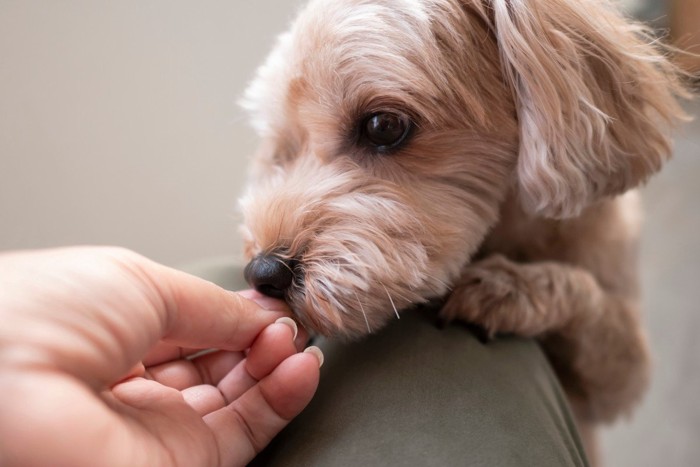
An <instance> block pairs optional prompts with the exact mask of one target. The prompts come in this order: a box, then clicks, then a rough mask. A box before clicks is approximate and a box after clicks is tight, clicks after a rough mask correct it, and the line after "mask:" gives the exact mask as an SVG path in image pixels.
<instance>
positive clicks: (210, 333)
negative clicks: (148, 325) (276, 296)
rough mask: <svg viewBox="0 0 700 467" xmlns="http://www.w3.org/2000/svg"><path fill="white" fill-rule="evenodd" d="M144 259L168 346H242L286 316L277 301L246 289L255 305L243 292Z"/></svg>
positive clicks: (242, 348) (286, 312) (281, 304)
mask: <svg viewBox="0 0 700 467" xmlns="http://www.w3.org/2000/svg"><path fill="white" fill-rule="evenodd" d="M146 261H147V263H148V266H147V267H145V268H143V272H145V274H146V275H147V277H148V282H150V283H151V284H152V285H153V286H154V288H155V289H156V291H157V293H158V294H159V295H160V297H161V299H162V301H161V303H162V306H160V307H159V308H160V309H159V310H157V311H158V312H159V313H160V316H161V323H162V327H161V331H162V332H161V336H162V340H163V341H164V342H167V343H168V344H172V345H175V346H178V347H188V348H195V349H197V348H200V349H206V348H218V349H222V350H234V351H240V350H245V349H247V348H248V347H250V345H251V344H252V343H253V341H254V340H255V337H256V336H257V335H258V334H259V333H260V331H262V330H263V329H264V328H265V327H266V326H267V325H269V324H272V323H273V322H275V321H276V320H277V319H278V318H281V317H282V316H288V315H289V314H290V313H289V309H288V308H287V306H286V305H285V304H284V302H281V301H279V300H271V299H269V298H267V297H265V298H262V297H260V298H258V297H257V296H255V295H254V294H250V293H249V292H247V295H248V296H249V297H252V298H256V301H257V303H256V301H253V300H250V299H248V298H246V297H244V296H243V295H244V294H243V293H237V292H231V291H228V290H225V289H222V288H221V287H219V286H217V285H215V284H213V283H211V282H208V281H205V280H203V279H200V278H198V277H195V276H191V275H189V274H186V273H184V272H182V271H178V270H176V269H171V268H168V267H166V266H162V265H160V264H157V263H154V262H151V261H150V260H146ZM260 304H262V305H263V306H260Z"/></svg>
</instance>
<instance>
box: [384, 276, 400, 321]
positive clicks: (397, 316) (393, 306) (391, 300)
mask: <svg viewBox="0 0 700 467" xmlns="http://www.w3.org/2000/svg"><path fill="white" fill-rule="evenodd" d="M382 287H384V292H386V296H387V297H389V302H391V307H392V308H393V309H394V313H396V319H401V317H400V316H399V310H397V309H396V305H394V300H393V299H392V298H391V295H390V294H389V291H388V290H387V289H386V287H385V286H384V284H382Z"/></svg>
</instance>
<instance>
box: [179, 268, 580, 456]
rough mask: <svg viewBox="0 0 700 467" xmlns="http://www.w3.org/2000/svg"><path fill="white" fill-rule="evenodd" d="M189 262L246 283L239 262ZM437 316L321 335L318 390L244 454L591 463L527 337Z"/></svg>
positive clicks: (410, 316)
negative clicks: (345, 339) (350, 334)
mask: <svg viewBox="0 0 700 467" xmlns="http://www.w3.org/2000/svg"><path fill="white" fill-rule="evenodd" d="M189 270H190V272H193V273H195V274H198V275H200V276H202V277H205V278H207V279H209V280H212V281H213V282H216V283H219V284H220V285H222V286H224V287H227V288H230V289H234V290H235V289H240V288H242V287H245V284H244V283H243V282H242V281H241V275H240V268H232V267H228V266H225V265H211V264H210V265H208V266H206V267H204V266H203V265H198V266H196V267H194V268H189ZM434 322H435V316H434V313H432V312H429V311H426V310H414V311H408V312H404V313H403V314H402V315H401V319H400V320H396V321H394V322H392V323H391V324H390V325H389V326H387V327H386V328H384V329H383V330H382V331H380V332H379V333H377V334H375V335H371V336H368V337H367V338H365V339H362V340H360V341H356V342H351V343H342V342H337V341H332V340H327V339H322V338H320V339H317V340H316V341H315V342H314V344H315V345H318V346H319V347H321V349H322V350H323V353H324V355H325V363H324V366H323V368H322V369H321V384H320V386H319V390H318V392H317V394H316V396H315V397H314V399H313V400H312V402H311V404H310V405H309V407H307V409H306V410H305V411H304V412H303V413H302V414H301V415H300V416H299V417H297V418H296V419H295V420H293V421H292V423H290V425H289V426H288V427H287V429H285V430H284V431H283V432H282V433H281V434H280V435H279V436H278V437H277V438H276V439H275V440H274V441H273V442H272V444H270V446H268V448H267V449H266V450H265V451H263V452H262V453H261V454H260V455H259V456H258V458H257V459H256V460H255V461H254V462H253V463H252V465H256V466H355V465H363V466H375V465H376V466H380V465H389V466H452V465H454V466H499V467H509V466H537V467H547V466H557V467H561V466H585V465H588V464H587V461H586V459H585V456H584V454H583V448H582V447H581V442H580V440H579V437H578V434H577V432H576V429H575V425H574V422H573V419H572V416H571V414H570V412H569V409H568V405H567V402H566V400H565V398H564V395H563V393H562V390H561V388H560V386H559V384H558V382H557V380H556V377H555V376H554V374H553V372H552V369H551V368H550V366H549V363H548V362H547V360H546V358H545V356H544V355H543V353H542V351H541V350H540V348H539V346H538V345H537V344H536V343H535V342H534V341H532V340H527V339H518V338H499V339H497V340H495V341H492V342H490V343H487V344H483V343H481V342H480V341H479V340H477V339H476V338H475V337H474V336H473V335H472V334H471V332H470V331H469V329H468V328H467V327H465V326H462V325H459V324H452V325H450V326H448V327H447V328H445V329H439V328H438V327H437V326H435V324H434Z"/></svg>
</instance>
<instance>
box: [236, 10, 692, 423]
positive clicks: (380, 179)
mask: <svg viewBox="0 0 700 467" xmlns="http://www.w3.org/2000/svg"><path fill="white" fill-rule="evenodd" d="M651 42H652V40H651V39H650V36H649V35H648V33H647V31H646V30H645V29H644V28H643V27H642V26H640V25H639V24H636V23H633V22H631V21H629V20H627V19H625V18H624V17H623V16H622V15H621V14H620V13H618V12H617V11H616V10H615V9H614V8H613V7H612V6H611V5H610V4H608V3H607V2H605V1H600V0H596V1H594V0H313V1H312V2H311V3H310V4H309V5H308V6H307V7H306V8H305V9H304V10H303V11H302V12H301V14H300V16H299V17H298V19H297V20H296V22H295V23H294V24H293V26H292V28H291V30H290V31H289V32H287V33H286V34H284V35H282V36H281V37H280V39H279V41H278V43H277V46H276V48H275V49H274V51H273V52H272V54H271V55H270V57H269V59H268V60H267V62H266V63H265V64H264V66H262V67H261V68H260V70H259V72H258V75H257V78H256V80H255V81H254V82H253V84H252V85H251V86H250V88H249V90H248V92H247V95H246V96H247V97H246V106H247V107H248V109H249V110H250V111H251V112H252V116H253V122H254V125H255V127H256V129H257V131H258V132H259V133H260V135H261V137H262V139H263V141H264V142H263V144H262V146H261V148H260V150H259V152H258V154H257V155H256V158H255V161H254V162H255V166H254V170H253V175H252V177H251V183H250V187H249V190H248V191H247V194H246V195H245V196H244V197H243V199H242V201H241V205H242V207H243V211H244V217H245V220H244V224H245V225H244V232H245V239H246V253H247V255H248V256H249V257H250V258H251V259H252V261H251V263H250V264H249V265H248V268H247V271H246V275H247V278H248V280H249V281H250V282H251V283H252V284H253V285H254V286H255V287H256V288H257V289H258V290H260V291H262V292H264V293H267V294H269V295H272V296H276V297H283V298H284V299H286V300H287V302H288V303H289V304H290V305H291V307H292V308H293V310H294V311H295V313H296V314H297V315H298V317H299V319H300V320H301V321H302V322H303V324H304V325H306V326H308V327H310V328H312V329H314V330H316V331H317V332H320V333H322V334H326V335H328V334H330V335H341V336H348V337H352V336H358V335H362V334H364V333H368V332H373V331H376V330H377V329H379V328H380V327H381V326H382V325H383V324H385V323H386V322H387V321H388V320H390V319H392V317H394V315H395V314H396V313H398V312H399V311H400V310H402V309H405V308H407V307H410V306H412V305H415V304H419V303H423V302H426V301H427V300H429V299H432V298H435V297H443V296H446V297H448V298H447V301H446V304H445V306H444V308H443V310H442V315H443V317H444V318H446V319H453V318H454V319H459V320H464V321H467V322H470V323H475V324H478V325H480V326H482V327H484V328H485V329H486V330H487V331H488V332H490V333H500V332H505V333H515V334H518V335H523V336H534V337H536V338H538V339H539V340H540V341H541V343H542V345H543V347H544V349H545V350H546V352H547V354H548V356H549V357H550V359H551V361H552V363H553V366H554V368H555V369H556V370H557V372H558V374H559V377H560V379H561V381H562V384H563V386H564V388H565V390H566V391H567V394H568V396H569V398H570V400H571V402H572V406H573V408H574V411H575V414H576V416H577V419H578V421H579V423H580V426H581V427H582V428H583V429H585V428H586V427H587V426H590V425H592V424H595V423H598V422H601V421H610V420H612V419H614V418H615V417H616V416H618V415H619V414H621V413H626V412H628V411H629V410H630V408H631V407H632V406H633V405H634V404H635V403H636V402H637V401H638V399H639V398H640V395H641V394H642V392H643V391H644V388H645V386H646V385H647V381H648V378H649V369H648V367H649V364H648V362H649V355H648V351H647V345H646V342H645V337H644V331H643V329H642V327H641V325H640V314H639V299H638V285H637V264H636V263H637V235H638V231H639V218H640V213H639V207H638V200H637V194H636V192H634V191H629V190H631V189H632V188H634V187H636V186H638V185H640V184H642V183H644V182H645V181H646V180H647V179H648V178H649V176H650V175H652V174H653V173H654V172H656V171H658V170H659V169H660V168H661V166H662V165H663V163H664V162H665V161H666V160H667V159H668V158H669V155H670V145H669V139H668V137H667V130H668V129H669V128H670V127H671V126H672V125H673V124H674V123H675V122H676V120H678V119H679V118H682V117H683V112H682V110H681V108H680V107H679V105H678V103H677V98H678V97H682V96H684V95H685V91H684V89H683V86H682V85H681V83H680V81H679V79H678V75H677V72H676V69H675V68H674V66H673V65H671V64H670V63H669V61H668V60H667V58H666V57H665V56H664V53H663V51H660V50H659V49H658V48H657V47H656V46H655V45H653V44H652V43H651Z"/></svg>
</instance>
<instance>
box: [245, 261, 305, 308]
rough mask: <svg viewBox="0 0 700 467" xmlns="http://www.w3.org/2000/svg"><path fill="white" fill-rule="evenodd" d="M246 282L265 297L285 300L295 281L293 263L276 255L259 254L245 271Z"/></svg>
mask: <svg viewBox="0 0 700 467" xmlns="http://www.w3.org/2000/svg"><path fill="white" fill-rule="evenodd" d="M243 276H244V277H245V280H246V281H247V282H248V283H249V284H250V285H251V287H254V288H255V290H257V291H258V292H260V293H261V294H263V295H267V296H268V297H273V298H284V294H285V292H286V291H287V290H288V289H289V288H290V287H291V286H292V282H293V281H294V269H293V265H292V262H291V261H289V260H286V259H284V258H281V257H279V256H277V255H275V254H274V253H272V254H262V253H261V254H259V255H257V256H256V257H255V258H253V259H252V260H251V261H250V263H248V265H247V266H246V267H245V270H244V271H243Z"/></svg>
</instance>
